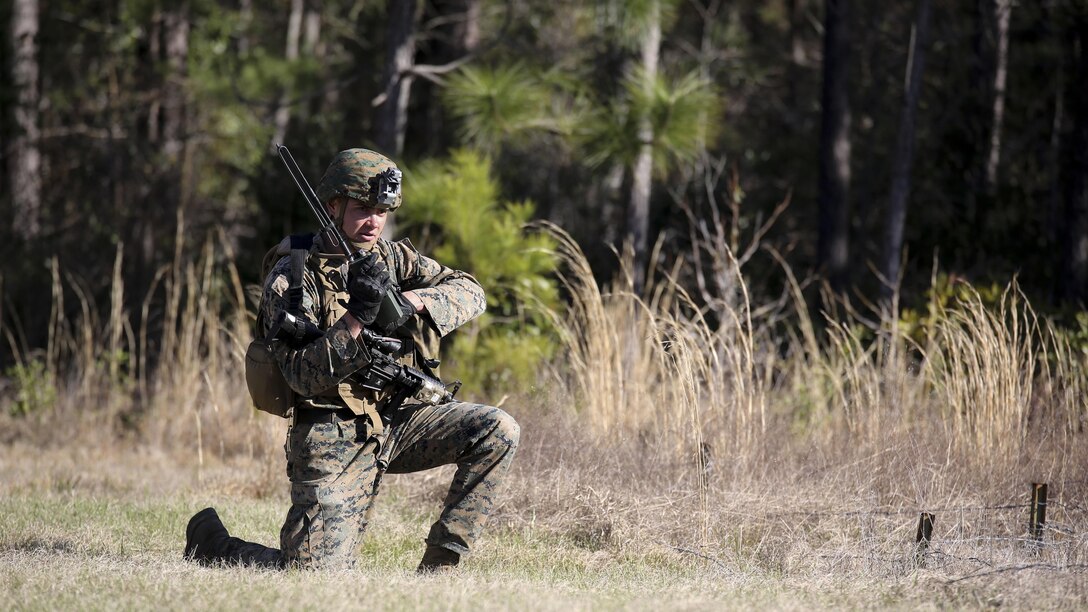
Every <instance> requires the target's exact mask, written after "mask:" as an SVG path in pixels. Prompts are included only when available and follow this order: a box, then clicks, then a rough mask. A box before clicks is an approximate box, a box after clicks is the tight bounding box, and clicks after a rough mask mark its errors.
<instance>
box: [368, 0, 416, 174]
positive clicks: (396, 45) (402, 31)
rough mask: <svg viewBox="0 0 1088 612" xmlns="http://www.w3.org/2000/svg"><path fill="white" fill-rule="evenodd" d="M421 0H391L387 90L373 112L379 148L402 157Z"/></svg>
mask: <svg viewBox="0 0 1088 612" xmlns="http://www.w3.org/2000/svg"><path fill="white" fill-rule="evenodd" d="M418 9H419V2H418V0H391V1H390V2H389V27H388V28H386V35H387V36H388V37H389V38H388V41H387V42H388V44H387V45H386V58H385V74H384V77H383V81H384V83H385V94H384V99H383V100H382V103H381V104H380V105H379V106H378V109H377V112H376V113H375V115H374V141H375V143H376V144H377V146H378V151H379V152H381V153H383V154H385V155H388V156H389V157H391V158H393V159H399V158H400V155H401V153H402V152H403V151H404V130H405V128H406V127H407V125H408V98H409V94H410V92H411V89H412V80H413V77H412V74H411V70H412V68H413V67H414V66H415V55H416V21H417V19H418V18H419V10H418Z"/></svg>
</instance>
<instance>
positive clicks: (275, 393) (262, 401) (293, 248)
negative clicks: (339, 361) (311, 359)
mask: <svg viewBox="0 0 1088 612" xmlns="http://www.w3.org/2000/svg"><path fill="white" fill-rule="evenodd" d="M313 244H314V236H313V234H298V235H293V236H289V237H288V238H285V239H284V241H283V242H281V243H280V244H278V245H276V246H275V247H273V248H272V249H271V250H269V251H268V253H266V254H265V256H264V265H263V266H262V268H263V270H262V277H263V278H265V279H267V278H268V275H269V273H271V272H272V268H273V267H274V266H275V265H276V262H278V261H279V259H280V257H282V256H283V254H284V253H283V251H284V248H285V247H286V248H287V249H288V253H287V254H288V255H290V257H291V266H290V268H289V270H288V274H287V280H288V286H287V312H288V313H289V314H293V315H294V314H297V313H298V312H299V309H300V308H301V306H302V275H303V270H304V268H305V267H306V264H307V262H308V260H309V258H310V253H311V250H312V249H313ZM260 327H261V320H260V316H258V318H257V329H260ZM278 331H279V329H278V327H277V326H275V325H273V326H272V327H271V328H270V329H269V332H268V334H267V335H266V336H265V337H263V338H260V337H258V338H254V340H253V341H252V342H250V343H249V347H248V348H247V349H246V359H245V368H246V386H247V387H249V397H250V399H252V400H253V405H254V407H256V408H257V410H261V411H263V412H267V413H269V414H273V415H276V416H278V417H283V418H290V417H291V409H292V408H293V407H294V405H295V391H294V390H293V389H292V388H291V386H290V385H288V384H287V379H286V378H284V377H283V371H281V370H280V366H279V364H277V363H276V360H275V359H274V354H275V349H276V348H277V346H278V343H280V342H283V340H279V339H277V338H276V334H277V332H278Z"/></svg>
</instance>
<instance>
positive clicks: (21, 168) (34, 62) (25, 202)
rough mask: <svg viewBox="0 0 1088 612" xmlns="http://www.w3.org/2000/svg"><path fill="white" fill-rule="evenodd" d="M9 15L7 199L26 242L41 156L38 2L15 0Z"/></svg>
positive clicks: (33, 228) (37, 209) (35, 212)
mask: <svg viewBox="0 0 1088 612" xmlns="http://www.w3.org/2000/svg"><path fill="white" fill-rule="evenodd" d="M12 9H13V10H12V15H11V45H12V54H11V85H12V88H13V89H14V94H15V95H14V96H13V97H14V107H15V113H14V114H15V134H14V137H13V138H12V140H11V144H10V147H11V148H10V151H11V153H10V156H11V159H10V164H11V168H10V173H11V175H10V176H11V198H12V204H13V205H14V206H13V207H14V212H15V218H14V219H13V222H12V228H14V229H15V234H16V235H21V236H22V237H23V238H24V239H26V240H30V239H33V238H35V237H37V236H38V235H39V234H40V233H41V229H42V228H41V207H42V176H41V168H42V155H41V151H40V150H39V148H38V144H39V139H40V137H41V130H40V125H39V115H38V104H39V96H40V92H39V89H38V76H39V71H40V67H39V64H38V25H39V13H38V0H15V4H14V6H13V7H12Z"/></svg>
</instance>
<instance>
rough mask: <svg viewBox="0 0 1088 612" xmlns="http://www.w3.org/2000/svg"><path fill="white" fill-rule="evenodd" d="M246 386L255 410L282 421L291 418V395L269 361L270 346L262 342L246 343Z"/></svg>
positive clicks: (292, 395)
mask: <svg viewBox="0 0 1088 612" xmlns="http://www.w3.org/2000/svg"><path fill="white" fill-rule="evenodd" d="M272 342H277V340H272ZM246 386H248V387H249V397H250V398H251V399H252V400H253V405H254V406H256V407H257V410H261V411H264V412H267V413H269V414H274V415H276V416H278V417H283V418H288V417H290V416H291V408H292V406H294V404H295V392H294V391H293V390H292V389H291V386H290V385H288V384H287V379H285V378H284V377H283V372H281V371H280V367H279V366H278V365H277V364H276V362H275V360H273V359H272V346H271V344H270V343H269V342H268V341H266V340H264V339H257V340H254V341H253V342H250V343H249V348H248V349H246Z"/></svg>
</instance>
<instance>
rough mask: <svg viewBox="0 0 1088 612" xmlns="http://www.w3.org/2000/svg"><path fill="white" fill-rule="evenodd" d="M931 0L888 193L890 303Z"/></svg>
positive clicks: (922, 15)
mask: <svg viewBox="0 0 1088 612" xmlns="http://www.w3.org/2000/svg"><path fill="white" fill-rule="evenodd" d="M929 6H930V0H918V15H917V18H916V21H915V24H914V31H913V32H912V35H911V47H910V55H909V56H908V59H907V87H906V92H905V95H904V96H903V111H902V115H901V116H900V120H899V135H898V136H897V138H896V144H895V158H894V159H893V161H892V185H891V191H890V194H889V196H888V217H887V226H886V229H887V233H886V241H885V248H886V249H887V251H886V252H885V254H884V268H883V272H884V280H885V285H884V288H883V291H882V293H883V297H884V299H885V300H886V301H888V302H889V303H890V302H891V300H892V298H893V297H894V296H895V292H896V289H897V286H898V280H899V274H900V267H901V266H902V262H901V261H900V258H901V256H902V255H901V254H902V250H903V227H904V225H905V223H906V218H907V200H908V198H909V196H910V169H911V165H912V163H913V162H914V132H915V128H914V122H915V117H916V116H917V113H918V98H919V96H920V95H921V93H922V75H923V73H924V71H925V59H926V43H927V39H928V38H929Z"/></svg>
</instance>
